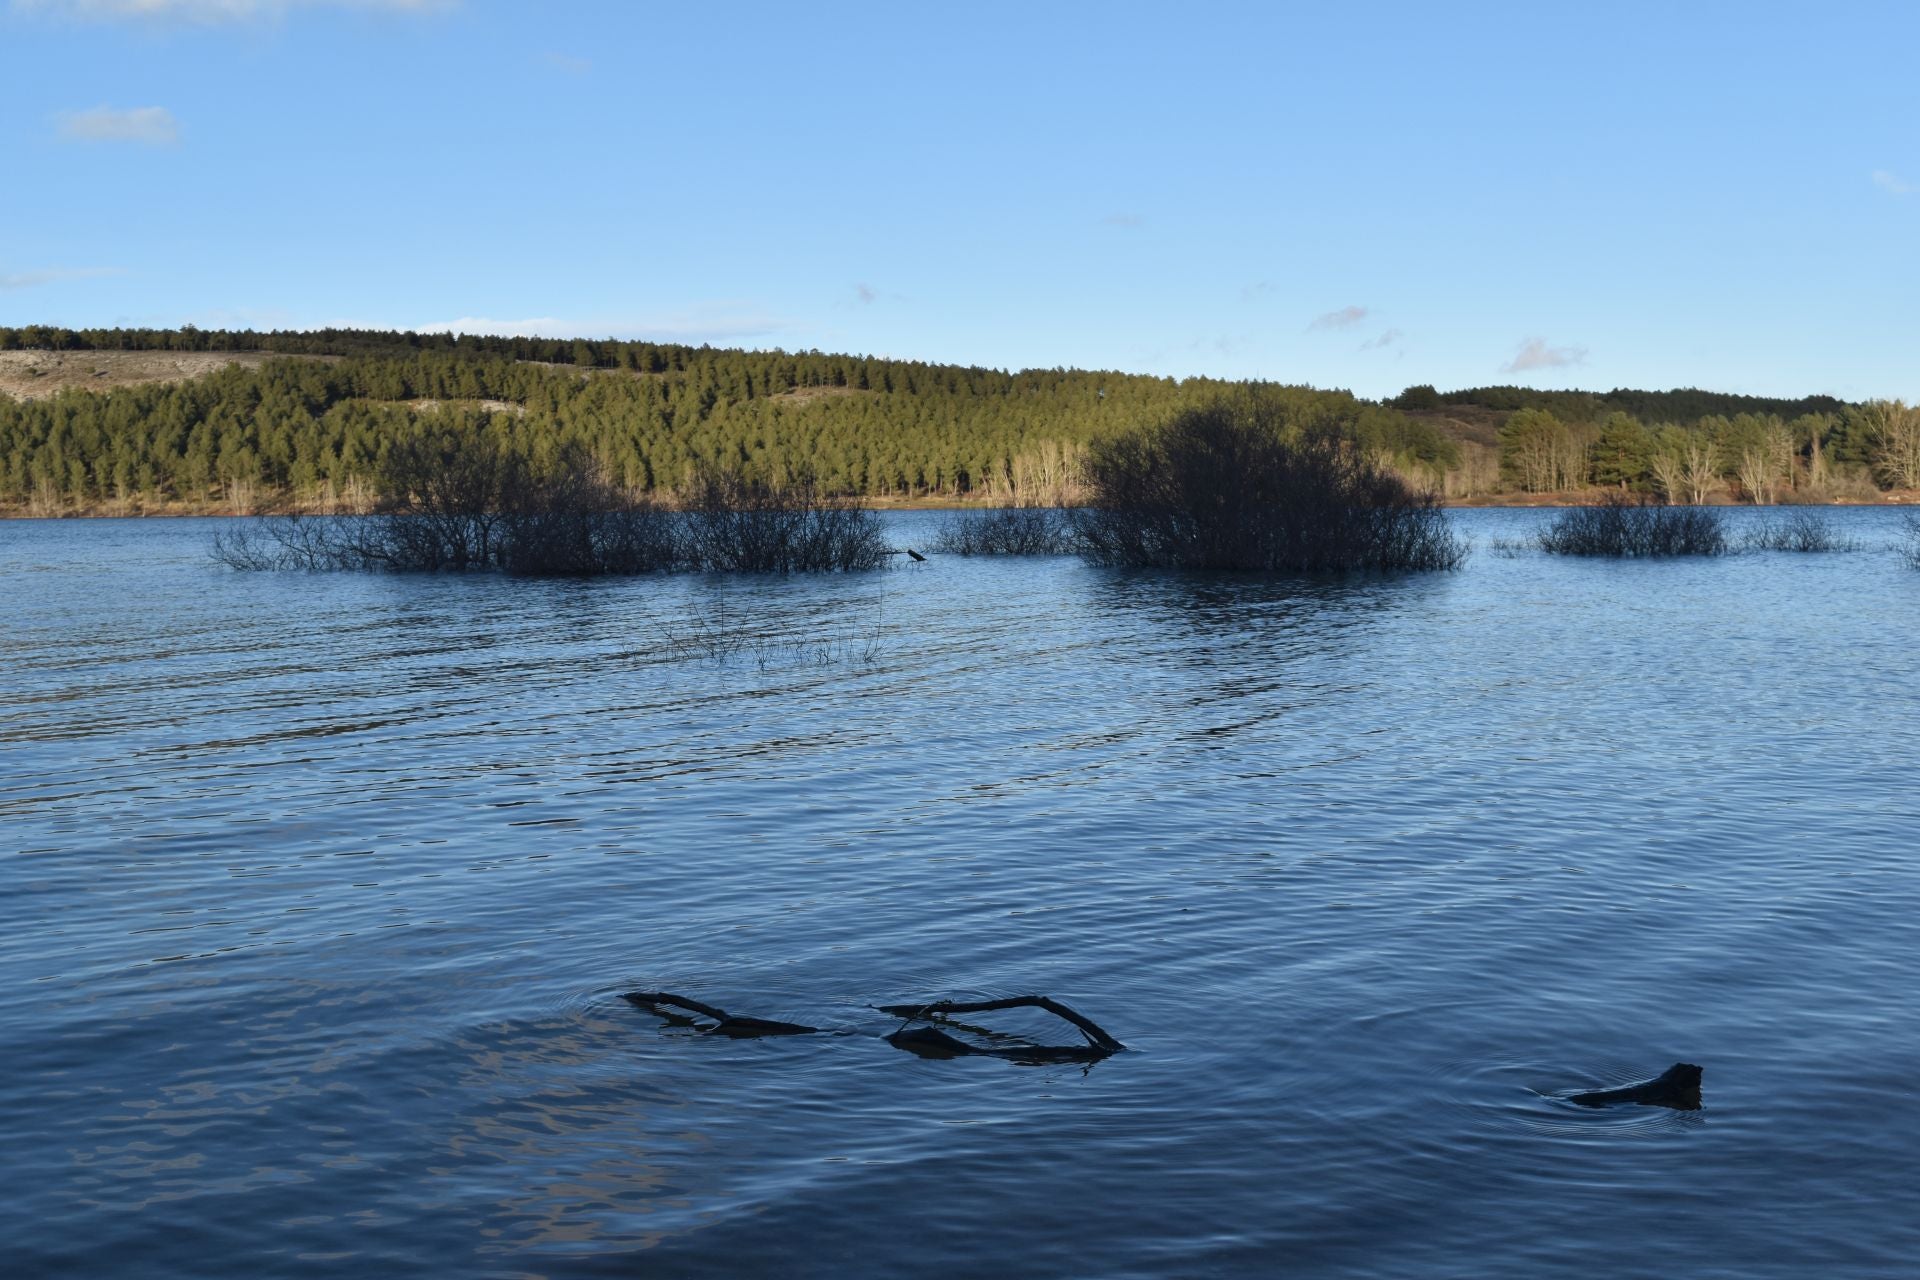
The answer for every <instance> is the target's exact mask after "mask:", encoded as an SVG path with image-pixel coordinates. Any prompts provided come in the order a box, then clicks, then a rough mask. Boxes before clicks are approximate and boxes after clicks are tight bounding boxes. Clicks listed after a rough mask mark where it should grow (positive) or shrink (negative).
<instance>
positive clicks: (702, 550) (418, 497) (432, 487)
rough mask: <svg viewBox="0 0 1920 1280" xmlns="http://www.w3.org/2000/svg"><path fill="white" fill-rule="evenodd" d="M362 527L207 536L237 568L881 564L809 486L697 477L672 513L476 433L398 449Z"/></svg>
mask: <svg viewBox="0 0 1920 1280" xmlns="http://www.w3.org/2000/svg"><path fill="white" fill-rule="evenodd" d="M380 492H381V498H380V501H379V503H378V505H377V506H376V508H375V510H374V512H373V513H372V514H370V515H364V516H349V515H342V516H275V517H269V518H268V519H266V520H263V521H259V522H251V523H247V524H242V525H238V526H236V527H234V528H231V529H228V530H224V531H222V532H220V533H218V534H216V535H215V536H214V544H213V554H214V557H215V559H217V560H219V561H221V562H222V563H223V564H226V565H228V566H230V567H232V568H235V569H305V570H383V571H388V572H395V573H431V572H442V571H448V572H458V571H470V570H493V571H499V572H505V573H510V574H518V575H523V576H528V577H592V576H598V575H606V574H636V573H655V572H669V571H674V570H699V569H707V570H716V571H720V572H734V573H794V572H804V571H816V570H828V569H841V570H853V569H873V568H878V567H880V566H882V565H884V564H885V563H886V557H887V555H888V554H889V552H888V550H887V548H886V546H885V544H884V543H883V541H882V538H881V532H880V522H879V517H877V516H876V515H874V514H873V513H872V512H870V511H864V510H861V509H860V508H857V507H854V506H853V505H852V504H851V503H848V502H845V501H843V500H840V499H834V498H827V497H823V496H821V495H820V494H818V493H817V492H816V491H815V490H814V488H813V487H812V486H811V485H799V486H792V487H788V488H780V489H776V488H771V487H768V486H762V485H753V484H749V483H747V482H744V481H742V480H740V479H739V478H737V477H734V476H727V475H721V474H717V473H716V474H711V475H707V476H703V477H702V478H701V479H700V480H698V481H697V482H696V484H695V485H694V486H693V488H692V490H691V491H690V492H689V493H688V494H687V495H685V497H684V499H683V503H682V506H681V507H680V508H679V509H672V508H666V507H662V506H660V505H658V504H656V503H654V502H652V501H650V500H648V499H645V498H641V497H637V496H635V495H633V494H631V493H629V492H627V491H626V490H624V489H621V488H619V487H617V486H615V485H613V484H611V483H609V482H608V481H607V480H606V478H605V477H604V476H603V475H602V474H601V472H600V470H599V468H598V467H597V466H596V465H595V463H594V461H593V459H592V458H591V457H590V456H589V455H587V454H586V453H585V452H584V451H583V450H578V449H569V450H564V451H562V453H561V455H560V456H559V457H558V458H556V459H554V460H553V461H552V462H551V463H549V464H547V465H546V466H543V467H536V466H534V465H533V464H532V463H531V462H530V461H529V460H528V459H527V458H526V457H525V455H523V454H520V453H516V452H514V451H512V450H510V449H508V448H506V447H504V446H503V445H501V444H499V443H498V442H497V441H496V440H494V439H492V438H491V437H488V436H486V435H483V434H481V433H479V432H476V431H471V430H467V431H460V430H449V429H433V430H428V431H423V432H421V433H420V434H418V435H416V436H415V437H412V438H410V439H408V440H406V441H402V442H400V443H399V444H396V445H395V446H394V447H393V449H392V450H390V451H389V453H388V456H387V458H386V459H385V460H384V462H383V465H382V467H381V471H380Z"/></svg>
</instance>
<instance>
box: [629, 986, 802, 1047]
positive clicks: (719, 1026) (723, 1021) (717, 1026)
mask: <svg viewBox="0 0 1920 1280" xmlns="http://www.w3.org/2000/svg"><path fill="white" fill-rule="evenodd" d="M620 998H621V999H622V1000H625V1001H627V1002H628V1003H629V1004H637V1005H639V1006H640V1007H641V1008H643V1009H648V1010H651V1011H652V1012H654V1013H659V1012H660V1006H662V1005H666V1006H669V1007H671V1008H675V1009H685V1010H687V1011H688V1012H689V1013H697V1014H699V1015H700V1016H701V1017H703V1018H711V1019H712V1020H713V1023H714V1025H713V1026H712V1027H710V1028H708V1034H711V1035H723V1036H735V1037H738V1038H742V1039H744V1038H747V1037H750V1036H804V1035H812V1034H813V1033H814V1032H816V1031H818V1030H819V1029H820V1028H818V1027H808V1026H802V1025H801V1024H800V1023H798V1022H780V1021H777V1020H775V1019H773V1018H741V1017H735V1016H734V1015H733V1014H730V1013H728V1012H727V1011H726V1010H725V1009H722V1008H719V1007H718V1006H715V1005H710V1004H703V1003H702V1002H700V1001H698V1000H693V999H689V998H688V997H686V996H677V995H675V994H673V993H672V992H671V991H629V992H627V993H625V994H624V995H622V996H621V997H620ZM668 1016H671V1015H668Z"/></svg>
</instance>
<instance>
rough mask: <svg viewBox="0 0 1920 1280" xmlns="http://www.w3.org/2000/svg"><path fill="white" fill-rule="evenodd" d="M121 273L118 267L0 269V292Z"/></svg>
mask: <svg viewBox="0 0 1920 1280" xmlns="http://www.w3.org/2000/svg"><path fill="white" fill-rule="evenodd" d="M121 274H123V273H122V272H121V270H120V269H119V268H118V267H52V268H48V269H46V270H42V271H13V272H5V271H0V293H6V292H9V291H11V290H14V289H37V288H39V287H40V286H41V285H43V284H59V283H60V282H61V281H63V280H92V279H95V278H97V277H99V276H117V275H121Z"/></svg>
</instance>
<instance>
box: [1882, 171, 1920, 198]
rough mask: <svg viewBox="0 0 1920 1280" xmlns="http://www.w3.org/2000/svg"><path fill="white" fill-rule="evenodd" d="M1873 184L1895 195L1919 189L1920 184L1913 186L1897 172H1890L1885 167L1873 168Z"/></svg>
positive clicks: (1902, 194)
mask: <svg viewBox="0 0 1920 1280" xmlns="http://www.w3.org/2000/svg"><path fill="white" fill-rule="evenodd" d="M1873 185H1874V186H1876V187H1878V188H1880V189H1881V190H1882V191H1891V192H1893V194H1895V195H1897V196H1904V195H1907V194H1908V193H1910V192H1913V191H1920V186H1915V185H1914V184H1913V183H1911V182H1908V181H1906V180H1905V179H1904V178H1902V177H1900V176H1899V175H1898V174H1895V173H1890V172H1888V171H1887V170H1885V169H1875V170H1874V171H1873Z"/></svg>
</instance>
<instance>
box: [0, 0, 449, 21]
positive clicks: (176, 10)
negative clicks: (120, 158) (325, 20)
mask: <svg viewBox="0 0 1920 1280" xmlns="http://www.w3.org/2000/svg"><path fill="white" fill-rule="evenodd" d="M456 3H458V0H13V8H14V11H15V12H16V13H27V14H46V15H48V16H50V17H55V18H72V19H76V20H78V21H81V22H127V21H132V22H187V23H202V24H214V23H222V22H259V21H266V20H271V19H275V18H281V17H285V16H286V15H287V14H288V13H289V12H291V11H292V10H294V9H323V8H325V9H366V10H385V11H387V12H391V13H437V12H440V11H442V10H445V9H450V8H452V7H453V6H454V5H455V4H456Z"/></svg>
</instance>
